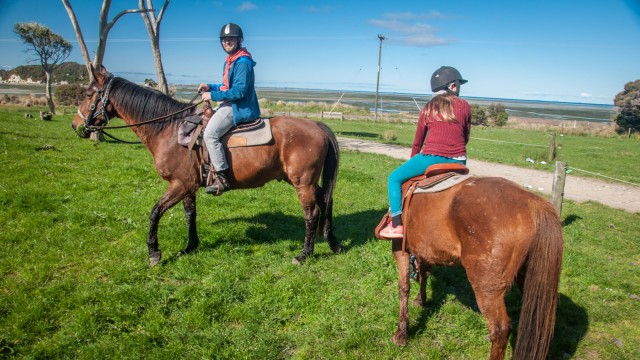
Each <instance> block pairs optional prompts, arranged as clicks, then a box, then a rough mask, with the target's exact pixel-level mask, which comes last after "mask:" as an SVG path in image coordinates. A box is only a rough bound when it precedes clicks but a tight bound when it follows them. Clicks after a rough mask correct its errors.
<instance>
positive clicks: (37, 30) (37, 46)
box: [13, 22, 71, 114]
mask: <svg viewBox="0 0 640 360" xmlns="http://www.w3.org/2000/svg"><path fill="white" fill-rule="evenodd" d="M13 31H14V32H15V33H16V35H18V36H19V37H20V38H21V39H22V41H24V42H25V43H26V44H28V45H30V46H31V48H30V49H29V51H32V52H34V53H35V54H36V55H37V59H35V60H37V61H40V65H42V70H43V71H44V74H45V76H46V82H47V83H46V97H47V105H49V111H50V112H51V113H52V114H55V113H56V108H55V105H54V104H53V96H52V94H51V74H52V73H53V71H54V70H55V69H56V68H57V67H58V66H60V65H61V64H62V63H63V62H64V61H65V60H66V59H67V58H68V57H69V54H71V44H69V42H68V41H67V40H65V39H64V38H63V37H62V36H60V35H58V34H56V33H54V32H53V31H51V29H49V28H48V27H46V26H44V25H40V24H38V23H35V22H31V23H17V24H16V25H15V26H14V27H13Z"/></svg>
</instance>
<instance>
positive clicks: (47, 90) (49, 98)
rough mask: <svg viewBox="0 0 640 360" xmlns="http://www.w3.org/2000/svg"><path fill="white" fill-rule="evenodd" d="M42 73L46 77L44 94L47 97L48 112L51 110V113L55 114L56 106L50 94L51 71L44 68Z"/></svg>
mask: <svg viewBox="0 0 640 360" xmlns="http://www.w3.org/2000/svg"><path fill="white" fill-rule="evenodd" d="M44 74H45V75H46V77H47V84H46V92H45V96H46V97H47V105H48V106H49V112H51V113H52V114H55V113H56V107H55V105H54V104H53V96H52V94H51V72H50V71H47V70H45V72H44Z"/></svg>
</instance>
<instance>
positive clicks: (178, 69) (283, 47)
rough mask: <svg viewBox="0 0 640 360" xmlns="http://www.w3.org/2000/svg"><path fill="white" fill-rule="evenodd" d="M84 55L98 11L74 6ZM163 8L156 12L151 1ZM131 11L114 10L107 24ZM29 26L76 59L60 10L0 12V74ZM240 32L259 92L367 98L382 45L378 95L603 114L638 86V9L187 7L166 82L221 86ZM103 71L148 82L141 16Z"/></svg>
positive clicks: (120, 26)
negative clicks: (547, 104)
mask: <svg viewBox="0 0 640 360" xmlns="http://www.w3.org/2000/svg"><path fill="white" fill-rule="evenodd" d="M70 2H71V4H72V6H73V7H74V10H75V12H76V15H77V17H78V20H79V22H80V26H81V28H82V31H83V35H84V37H85V40H86V41H87V46H88V47H89V51H92V50H94V49H95V45H96V42H95V40H96V38H97V31H98V16H99V12H100V7H101V4H102V1H98V0H70ZM154 5H155V6H156V7H158V8H160V7H161V5H162V2H161V1H158V0H155V1H154ZM136 6H137V1H135V0H127V1H124V0H114V1H113V3H112V6H111V11H110V18H113V16H115V15H116V14H117V13H119V12H120V11H121V10H124V9H131V8H135V7H136ZM29 21H36V22H38V23H41V24H43V25H46V26H48V27H49V28H51V29H52V30H53V31H54V32H56V33H58V34H60V35H62V36H63V37H64V38H66V39H67V40H68V41H69V42H71V43H72V45H74V46H75V48H74V51H73V53H72V55H71V57H70V59H69V60H72V61H77V62H80V63H82V62H83V60H82V56H81V54H80V51H79V49H78V47H77V41H76V37H75V33H74V32H73V27H72V26H71V22H70V21H69V17H68V15H67V13H66V11H65V9H64V6H63V5H62V3H61V1H56V0H47V1H41V0H20V1H10V0H0V66H2V68H5V69H6V68H13V67H16V66H18V65H22V64H25V63H27V60H28V59H30V58H32V57H30V56H29V55H28V54H27V53H25V51H24V50H25V49H26V45H24V44H23V43H21V42H20V41H19V39H18V38H17V36H16V35H15V34H14V33H13V30H12V29H13V25H14V24H15V23H17V22H29ZM226 22H235V23H237V24H239V25H240V26H241V27H242V28H243V30H244V32H245V42H244V45H245V46H246V47H247V48H248V50H249V51H250V52H251V53H252V54H253V57H254V59H255V60H256V61H257V63H258V65H257V66H256V81H257V85H258V86H269V87H293V88H312V89H334V90H362V91H375V87H376V77H377V71H378V48H379V41H378V38H377V36H378V34H382V35H384V36H385V37H386V38H387V40H385V41H383V47H382V70H381V74H380V91H381V92H408V93H420V94H424V93H430V89H429V79H430V76H431V73H432V72H433V71H434V70H435V69H437V68H438V67H440V66H441V65H450V66H455V67H456V68H458V69H459V70H460V72H461V73H462V75H463V76H464V77H465V78H466V79H468V80H469V83H468V84H466V85H464V87H463V88H462V95H466V96H475V97H493V98H511V99H528V100H547V101H568V102H585V103H600V104H611V103H612V102H613V97H614V96H615V95H616V94H617V93H618V92H620V91H622V90H623V88H624V84H625V83H627V82H629V81H634V80H637V79H640V65H639V64H640V60H638V59H640V1H639V0H607V1H597V0H596V1H579V0H574V1H571V0H564V1H557V0H538V1H535V2H532V1H527V2H525V1H512V0H511V1H448V2H442V1H425V0H422V1H403V0H397V1H343V0H339V1H300V0H298V1H261V0H251V1H204V0H195V1H186V0H182V1H181V0H174V1H172V2H171V3H170V4H169V7H168V9H167V12H166V14H165V18H164V20H163V22H162V24H161V51H162V55H163V64H164V67H165V71H166V73H167V75H168V78H169V81H170V82H174V83H175V82H180V83H194V84H195V83H199V82H220V78H221V72H222V70H221V67H222V62H223V61H224V58H225V55H226V54H225V53H224V52H223V51H222V49H221V48H220V44H219V42H218V40H217V37H218V33H219V30H220V27H221V26H222V25H223V24H225V23H226ZM104 65H105V66H106V67H107V68H108V69H109V70H110V71H111V72H113V73H115V74H117V75H119V76H122V77H125V78H128V79H130V80H133V81H141V80H143V79H144V78H145V77H155V70H154V69H155V68H154V64H153V57H152V55H151V50H150V45H149V38H148V35H147V31H146V28H145V27H144V23H143V21H142V19H141V17H140V15H139V14H127V15H125V16H124V17H122V18H120V20H118V22H117V23H116V24H115V26H114V27H113V29H112V30H111V32H110V33H109V40H108V45H107V51H106V56H105V59H104Z"/></svg>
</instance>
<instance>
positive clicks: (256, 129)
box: [222, 119, 273, 148]
mask: <svg viewBox="0 0 640 360" xmlns="http://www.w3.org/2000/svg"><path fill="white" fill-rule="evenodd" d="M271 139H273V135H272V134H271V122H270V121H269V119H258V120H256V122H252V123H249V124H246V125H245V124H242V125H239V126H237V127H234V128H233V129H232V130H231V131H230V132H228V133H227V134H226V135H225V136H224V137H222V143H223V144H224V145H226V146H227V147H230V148H232V147H241V146H256V145H264V144H268V143H269V142H270V141H271Z"/></svg>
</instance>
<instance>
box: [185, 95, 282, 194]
mask: <svg viewBox="0 0 640 360" xmlns="http://www.w3.org/2000/svg"><path fill="white" fill-rule="evenodd" d="M214 113H215V110H213V109H212V108H211V105H210V104H209V102H205V103H204V105H203V107H202V109H198V110H196V112H195V113H194V114H193V115H190V116H187V117H185V118H184V119H183V120H182V122H181V123H180V125H179V128H178V143H179V144H180V145H182V146H184V147H186V148H187V149H189V157H191V156H192V154H193V151H191V150H193V149H194V148H195V149H196V154H197V156H198V157H199V158H200V159H201V161H200V175H201V181H200V182H201V185H202V186H210V185H211V184H212V183H213V180H214V179H215V171H214V169H213V166H211V162H210V159H209V152H208V151H207V149H206V145H205V144H204V141H203V140H202V135H203V134H202V133H203V130H204V129H205V128H206V127H207V124H208V123H209V120H210V119H211V117H212V116H213V114H214ZM272 140H273V135H272V133H271V123H270V122H269V119H268V118H258V119H256V120H254V121H252V122H249V123H243V124H238V125H237V126H234V127H233V128H232V129H231V130H229V132H227V134H225V135H224V137H223V138H222V139H221V141H222V144H223V145H225V146H227V147H229V148H233V147H242V146H256V145H264V144H268V143H270V142H271V141H272Z"/></svg>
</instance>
